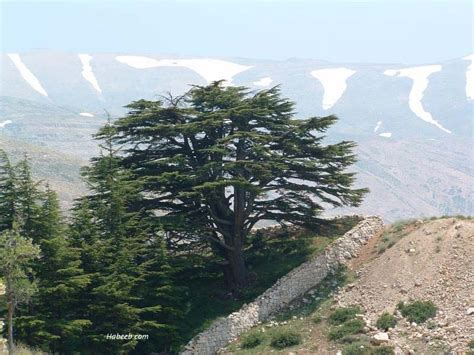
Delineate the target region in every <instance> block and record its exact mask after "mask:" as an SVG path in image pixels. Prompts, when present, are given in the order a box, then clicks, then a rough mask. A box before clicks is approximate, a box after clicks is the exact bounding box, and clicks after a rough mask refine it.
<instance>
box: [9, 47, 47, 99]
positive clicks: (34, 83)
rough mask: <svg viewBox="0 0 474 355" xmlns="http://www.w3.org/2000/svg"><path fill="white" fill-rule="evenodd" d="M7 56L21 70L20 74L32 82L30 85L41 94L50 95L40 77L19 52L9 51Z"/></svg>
mask: <svg viewBox="0 0 474 355" xmlns="http://www.w3.org/2000/svg"><path fill="white" fill-rule="evenodd" d="M7 56H8V57H9V58H10V59H11V61H12V62H13V64H14V65H15V67H16V68H17V69H18V71H19V72H20V75H21V76H22V77H23V79H25V81H26V82H27V83H28V84H30V86H31V87H32V88H33V89H34V90H36V91H37V92H39V93H40V94H41V95H43V96H46V97H48V93H47V92H46V90H45V89H44V88H43V86H42V85H41V83H40V81H39V80H38V78H37V77H36V76H35V75H34V74H33V73H32V72H31V70H30V69H28V67H27V66H26V65H25V63H23V61H22V60H21V57H20V55H19V54H18V53H7Z"/></svg>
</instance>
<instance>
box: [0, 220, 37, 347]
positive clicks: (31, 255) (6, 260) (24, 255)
mask: <svg viewBox="0 0 474 355" xmlns="http://www.w3.org/2000/svg"><path fill="white" fill-rule="evenodd" d="M39 253H40V250H39V248H38V247H37V246H35V245H34V244H33V243H32V241H31V240H30V239H28V238H25V237H24V236H22V235H21V234H20V232H19V230H18V227H17V224H16V223H15V222H14V223H13V227H12V229H11V230H6V231H3V232H2V233H0V275H1V276H2V277H3V278H4V280H5V286H6V300H7V329H8V330H7V334H8V350H9V353H10V354H13V353H14V338H13V320H14V316H15V310H16V309H17V307H18V305H20V304H24V303H27V302H29V300H30V298H31V297H32V295H33V294H34V293H35V292H36V285H35V282H34V280H33V281H32V279H33V278H32V276H33V273H32V270H31V269H30V262H31V261H32V260H34V259H35V258H38V256H39Z"/></svg>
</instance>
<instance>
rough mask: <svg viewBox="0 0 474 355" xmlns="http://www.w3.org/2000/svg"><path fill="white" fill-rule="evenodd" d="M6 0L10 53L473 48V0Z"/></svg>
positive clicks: (354, 53) (321, 55)
mask: <svg viewBox="0 0 474 355" xmlns="http://www.w3.org/2000/svg"><path fill="white" fill-rule="evenodd" d="M0 2H1V31H2V32H1V42H0V46H1V48H2V51H3V52H17V51H19V52H21V51H26V50H30V49H36V48H47V49H57V50H67V51H74V52H126V53H157V54H181V55H196V56H219V57H249V58H266V59H286V58H291V57H304V58H317V59H326V60H331V61H337V62H382V63H388V62H392V63H393V62H405V63H410V64H421V63H430V62H436V61H440V60H446V59H452V58H457V57H461V56H465V55H467V54H469V53H472V52H473V35H472V33H473V17H474V14H473V2H472V1H471V0H467V1H464V0H445V1H441V0H439V1H436V0H430V1H428V0H423V1H420V0H391V1H388V0H387V1H385V0H372V1H369V0H366V1H350V0H345V1H342V0H339V1H335V0H312V1H311V0H293V1H292V0H286V1H285V0H252V1H251V0H239V1H237V0H234V1H232V0H229V1H226V0H219V1H217V0H200V1H198V0H187V1H186V0H181V1H179V0H178V1H176V0H175V1H164V0H163V1H160V0H155V1H97V0H95V1H90V0H76V1H49V2H45V1H5V0H0Z"/></svg>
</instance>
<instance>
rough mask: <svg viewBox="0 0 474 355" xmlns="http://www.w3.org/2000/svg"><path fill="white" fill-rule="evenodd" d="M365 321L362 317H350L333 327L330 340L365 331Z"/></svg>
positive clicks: (329, 335)
mask: <svg viewBox="0 0 474 355" xmlns="http://www.w3.org/2000/svg"><path fill="white" fill-rule="evenodd" d="M364 327H365V323H364V321H363V320H362V319H350V320H348V321H346V322H344V323H343V324H342V325H339V326H336V327H333V328H332V329H331V330H330V331H329V334H328V337H329V339H330V340H341V339H342V338H344V337H346V336H348V335H351V334H359V333H363V331H364Z"/></svg>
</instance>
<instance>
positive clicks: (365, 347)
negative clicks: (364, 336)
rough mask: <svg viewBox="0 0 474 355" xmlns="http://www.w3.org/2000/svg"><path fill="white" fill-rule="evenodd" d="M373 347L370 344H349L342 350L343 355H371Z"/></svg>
mask: <svg viewBox="0 0 474 355" xmlns="http://www.w3.org/2000/svg"><path fill="white" fill-rule="evenodd" d="M370 354H371V346H370V344H368V343H364V342H356V343H352V344H349V345H347V346H345V347H344V349H342V355H370Z"/></svg>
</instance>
